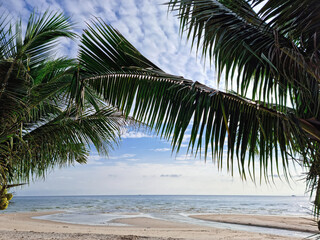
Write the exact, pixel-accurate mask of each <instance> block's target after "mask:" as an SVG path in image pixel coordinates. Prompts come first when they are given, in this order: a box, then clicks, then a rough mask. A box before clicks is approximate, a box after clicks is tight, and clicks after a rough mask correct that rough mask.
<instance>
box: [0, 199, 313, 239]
mask: <svg viewBox="0 0 320 240" xmlns="http://www.w3.org/2000/svg"><path fill="white" fill-rule="evenodd" d="M29 211H36V212H40V211H64V212H63V213H58V214H53V215H47V216H42V217H39V218H41V219H46V220H52V221H58V222H66V223H75V224H91V225H115V224H113V223H112V222H111V221H112V220H113V219H116V218H130V217H150V218H156V219H162V220H170V221H176V222H185V223H192V224H198V225H205V226H213V227H220V228H228V229H237V230H246V231H254V232H263V233H275V234H280V235H286V236H303V237H306V236H308V234H305V233H299V232H292V231H285V230H279V229H267V228H260V227H249V226H241V225H235V224H223V223H214V222H208V221H201V220H197V219H193V218H190V217H189V216H190V215H194V214H254V215H282V216H290V215H292V216H302V217H303V216H310V215H311V214H312V206H311V204H310V200H309V198H308V197H302V196H203V195H201V196H195V195H188V196H185V195H183V196H182V195H151V196H147V195H127V196H125V195H122V196H50V197H44V196H41V197H40V196H39V197H29V196H28V197H27V196H25V197H24V196H15V197H14V198H13V200H12V203H11V204H10V206H9V208H8V209H7V210H6V212H8V213H9V212H29ZM309 235H310V234H309Z"/></svg>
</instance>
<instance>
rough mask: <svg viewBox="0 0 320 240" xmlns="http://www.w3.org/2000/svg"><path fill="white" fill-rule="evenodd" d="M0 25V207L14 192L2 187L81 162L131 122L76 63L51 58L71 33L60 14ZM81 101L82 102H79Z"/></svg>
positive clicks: (113, 142) (112, 141)
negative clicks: (102, 96) (81, 74)
mask: <svg viewBox="0 0 320 240" xmlns="http://www.w3.org/2000/svg"><path fill="white" fill-rule="evenodd" d="M0 22H1V24H0V72H1V74H0V196H1V197H0V209H1V210H3V209H5V208H6V207H7V206H8V203H9V202H8V201H9V200H11V198H12V195H11V194H8V193H7V188H10V187H13V186H17V185H19V184H21V183H24V182H28V181H29V180H31V179H35V178H39V177H45V175H46V173H47V172H48V171H50V170H51V169H53V168H54V167H63V166H67V165H70V164H73V163H75V162H78V163H85V162H86V159H87V157H88V153H89V151H90V147H91V146H94V147H95V148H96V149H97V150H98V152H99V153H101V154H107V153H108V151H109V149H110V147H111V148H112V147H113V146H114V145H116V144H117V143H118V141H119V136H120V135H119V134H120V130H121V128H122V127H123V126H125V125H126V124H127V122H128V120H125V119H124V118H123V115H121V114H120V113H119V112H117V111H116V109H114V108H112V107H110V106H109V105H106V104H105V103H103V102H102V100H101V99H100V98H99V96H98V95H96V94H95V93H94V91H93V89H91V88H90V86H89V85H86V86H84V85H83V84H82V83H81V82H80V81H77V80H78V78H77V75H78V74H79V72H81V66H80V65H79V63H78V62H77V61H76V60H74V59H66V58H55V55H54V52H53V50H54V49H55V45H56V44H57V43H58V40H59V39H61V38H74V37H76V35H75V34H74V33H73V32H72V23H71V22H70V19H69V18H67V17H65V16H64V15H63V14H62V13H56V12H45V13H44V14H40V15H38V14H35V13H32V14H31V15H30V18H29V21H28V23H27V27H26V31H25V33H24V34H23V33H22V30H21V21H19V22H18V23H16V24H15V25H12V24H11V25H10V23H9V22H8V21H7V18H6V17H4V16H3V17H2V18H1V21H0ZM79 99H81V101H78V100H79Z"/></svg>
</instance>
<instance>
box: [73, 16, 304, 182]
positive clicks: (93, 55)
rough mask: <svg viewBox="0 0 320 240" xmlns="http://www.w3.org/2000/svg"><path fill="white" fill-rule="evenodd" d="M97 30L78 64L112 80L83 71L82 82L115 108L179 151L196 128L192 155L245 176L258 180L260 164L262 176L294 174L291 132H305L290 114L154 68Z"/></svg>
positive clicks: (111, 33) (108, 32) (107, 30)
mask: <svg viewBox="0 0 320 240" xmlns="http://www.w3.org/2000/svg"><path fill="white" fill-rule="evenodd" d="M97 24H99V27H98V28H97V30H96V29H95V28H90V31H87V32H85V33H84V35H83V38H82V39H83V40H82V43H81V44H82V45H81V52H80V55H79V56H80V60H79V61H80V62H81V63H84V64H85V68H84V69H88V70H89V72H90V70H91V69H96V68H99V66H103V68H104V71H105V72H106V73H105V74H103V75H101V74H100V75H99V74H96V76H94V77H87V78H85V76H86V75H87V73H86V72H84V73H83V76H84V77H83V78H82V80H83V81H84V82H86V83H87V84H89V85H90V86H91V87H92V88H93V89H94V90H95V91H97V92H98V93H100V94H101V95H102V96H103V97H104V99H105V100H106V101H107V102H108V103H109V104H111V105H113V106H116V107H118V108H120V109H122V110H123V111H124V112H125V113H126V114H127V115H128V114H129V113H132V114H133V117H134V118H135V119H138V120H141V121H143V122H146V123H147V124H148V125H149V126H151V128H154V129H155V130H156V132H157V133H158V134H160V135H161V136H162V137H165V138H172V145H173V148H174V149H176V150H177V151H179V149H180V146H181V143H182V141H183V138H184V134H185V132H186V130H187V128H188V126H189V124H190V123H191V122H192V125H191V126H192V130H191V138H190V140H189V150H190V151H194V152H195V153H197V152H200V151H201V148H204V154H205V155H206V156H207V155H208V154H210V155H212V157H213V158H214V159H216V160H217V161H218V163H219V167H222V165H223V164H226V165H227V168H228V169H229V170H231V171H233V166H234V165H235V164H236V163H235V162H237V163H238V166H239V172H240V174H241V175H242V176H243V177H244V178H245V177H246V175H247V170H249V172H250V173H252V175H251V177H252V178H253V179H254V176H255V171H256V165H259V167H260V169H261V171H260V174H261V176H260V177H261V178H263V176H264V177H266V178H268V176H269V175H273V174H272V173H273V171H278V170H279V166H280V165H281V166H283V167H284V168H283V169H284V172H285V174H287V171H288V161H289V158H290V155H291V156H293V155H294V154H293V150H294V149H296V143H297V140H296V139H295V137H294V136H293V135H292V132H295V131H300V130H299V129H298V128H297V127H296V125H295V124H293V121H294V120H292V119H291V117H289V115H286V114H284V113H281V112H279V111H277V110H276V109H277V107H275V110H274V109H271V108H268V107H267V106H266V104H264V103H260V102H254V101H249V100H247V99H245V98H242V97H239V96H236V95H234V94H230V93H224V92H221V91H218V90H214V89H211V88H208V87H206V86H204V85H202V84H200V83H197V82H192V81H190V80H187V79H184V78H181V77H177V76H173V75H169V74H166V73H165V72H163V71H161V70H160V69H159V68H158V67H155V68H153V66H154V64H147V65H146V64H145V63H146V62H149V61H145V58H144V57H143V56H142V55H141V54H140V53H139V52H138V51H137V50H135V51H134V52H133V51H132V52H131V53H130V54H127V55H126V54H125V51H126V49H134V48H133V46H132V45H131V44H130V43H129V42H128V41H127V40H125V38H124V37H123V36H122V35H121V34H120V33H119V32H117V31H116V30H114V29H112V28H111V27H110V26H108V25H106V24H104V23H101V22H95V24H94V26H96V25H97ZM103 30H104V31H103ZM100 32H103V33H104V34H100V38H99V39H98V38H96V37H94V36H96V35H98V34H99V33H100ZM107 39H118V42H115V41H107ZM104 41H105V42H107V43H108V46H107V47H105V49H102V48H100V47H99V46H100V43H101V42H104ZM106 48H108V49H111V50H110V51H107V50H106ZM111 51H112V54H111ZM133 54H135V55H133ZM115 64H117V65H116V66H115ZM286 111H287V112H290V109H287V110H286ZM300 140H301V139H300ZM225 148H227V153H224V150H225ZM257 152H259V154H258V155H257V154H256V153H257ZM225 157H226V163H224V158H225ZM273 159H275V160H273ZM257 161H258V162H259V163H257Z"/></svg>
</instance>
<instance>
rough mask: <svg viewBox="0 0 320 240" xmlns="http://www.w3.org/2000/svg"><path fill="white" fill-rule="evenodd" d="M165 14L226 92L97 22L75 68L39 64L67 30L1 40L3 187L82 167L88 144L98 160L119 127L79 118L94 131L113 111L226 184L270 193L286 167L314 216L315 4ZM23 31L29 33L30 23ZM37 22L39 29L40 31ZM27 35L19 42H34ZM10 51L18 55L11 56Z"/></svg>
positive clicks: (236, 4) (179, 3)
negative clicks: (259, 183)
mask: <svg viewBox="0 0 320 240" xmlns="http://www.w3.org/2000/svg"><path fill="white" fill-rule="evenodd" d="M168 6H169V10H170V11H173V12H175V13H177V14H178V17H179V19H180V23H181V24H180V28H181V33H182V34H186V35H187V37H188V38H189V39H190V41H191V42H192V44H193V47H195V48H196V49H197V50H198V52H200V53H201V54H202V55H203V57H204V58H209V60H211V61H212V62H214V64H215V65H216V69H217V71H218V74H219V77H220V78H221V79H222V78H223V76H224V80H225V81H226V82H227V83H229V85H230V88H228V89H229V91H228V89H227V91H225V92H223V91H220V90H216V89H212V88H209V87H207V86H204V85H203V84H200V83H198V82H193V81H191V80H187V79H184V78H182V77H179V76H174V75H170V74H168V73H165V72H164V71H162V70H161V69H160V68H159V67H158V66H156V65H155V64H153V63H152V62H151V61H149V60H148V59H146V58H145V57H144V56H143V55H142V54H141V53H139V51H138V50H137V49H135V48H134V47H133V46H132V45H131V44H130V43H129V42H128V41H127V40H126V39H125V38H124V37H123V36H122V35H121V34H120V33H119V32H118V31H117V30H115V29H113V28H112V27H111V26H109V25H107V24H105V23H104V22H103V21H102V20H100V19H95V20H93V21H92V22H91V23H90V24H89V25H88V28H87V29H86V30H85V31H84V33H83V35H82V36H81V43H80V50H79V55H78V59H76V60H69V59H58V60H54V61H53V60H52V61H51V60H50V61H49V62H48V61H47V59H48V58H47V57H44V55H43V54H45V53H47V51H48V50H49V49H50V48H51V43H53V41H54V40H55V39H56V37H58V36H60V35H59V34H61V35H63V36H66V37H73V36H74V35H73V34H72V32H70V31H69V30H70V29H69V27H70V25H65V23H66V21H63V24H57V25H58V26H63V29H59V31H57V33H55V34H49V33H48V35H49V36H47V37H40V38H39V39H40V40H42V41H44V42H46V43H45V44H44V45H43V44H42V45H41V41H40V40H39V41H40V42H38V43H37V44H34V45H32V44H31V43H30V44H27V42H28V39H32V38H25V39H27V41H26V40H25V41H26V42H25V41H24V42H22V44H21V41H20V42H19V41H18V40H19V39H21V37H19V34H18V35H10V34H9V33H7V32H5V30H2V35H1V36H6V37H2V38H1V39H2V42H3V43H5V44H2V45H1V46H4V47H1V49H5V50H1V51H2V52H4V53H5V54H4V53H2V55H1V57H2V59H3V60H2V62H1V63H2V64H1V65H2V66H3V67H2V68H1V71H3V72H4V73H5V74H2V75H1V76H8V77H2V78H1V82H2V84H1V86H2V88H5V89H12V90H10V91H8V92H7V94H5V91H4V90H5V89H4V90H1V91H0V94H1V95H0V101H2V102H1V104H0V106H1V108H3V110H1V114H0V116H4V117H1V118H0V119H1V121H2V122H1V126H6V127H3V128H2V130H1V131H2V132H3V133H2V132H1V135H0V136H1V138H0V139H1V152H0V153H1V154H2V155H1V159H0V160H1V161H2V165H3V168H2V169H8V170H9V171H8V172H10V173H14V174H18V175H17V176H18V178H15V177H14V176H16V175H10V174H9V175H8V174H7V175H5V174H4V176H6V178H5V180H7V179H9V180H11V179H19V180H23V179H27V178H28V177H29V176H32V175H36V176H38V175H42V174H43V173H45V171H46V170H47V169H48V168H50V167H52V166H61V165H65V164H66V163H70V162H73V161H75V160H76V161H80V162H81V161H83V160H84V159H85V156H86V153H87V151H86V148H85V146H87V145H88V142H90V141H93V142H96V143H97V144H96V145H97V148H99V147H100V149H101V148H102V149H105V148H104V147H105V145H103V143H104V142H102V139H103V138H101V137H100V136H107V139H111V141H110V142H107V143H112V142H113V140H115V139H116V136H117V135H114V134H113V135H107V133H108V132H110V131H107V130H109V126H110V128H111V129H112V130H115V129H118V127H119V121H118V119H117V121H116V123H114V122H112V124H108V125H104V123H105V122H104V121H103V122H101V121H99V120H101V118H98V117H97V118H95V119H97V122H95V123H93V122H92V121H91V118H90V116H96V115H99V116H101V115H100V114H102V115H103V114H104V115H103V119H104V120H105V118H106V116H109V115H107V113H110V112H108V111H106V110H104V107H105V106H113V107H115V108H117V109H120V110H121V111H122V113H124V114H125V115H126V116H129V115H130V116H133V117H134V118H135V119H137V120H139V121H142V122H145V123H147V124H148V125H149V126H150V127H151V128H153V129H154V130H155V132H156V133H157V134H159V135H160V136H162V137H164V138H167V139H171V141H172V146H173V150H176V151H179V149H180V146H181V143H182V140H183V138H184V136H185V133H186V130H187V129H188V127H189V126H191V137H190V141H189V150H190V151H191V152H193V153H194V154H199V153H200V152H202V153H204V155H205V156H206V157H208V156H211V157H212V159H213V160H214V161H217V163H218V167H219V168H222V167H226V168H227V169H228V170H229V171H231V173H233V171H234V168H235V166H236V167H237V168H238V170H239V173H240V175H241V176H242V177H243V178H244V179H246V178H248V177H249V178H251V179H252V180H257V178H258V180H263V179H265V180H266V181H269V180H270V176H271V180H272V176H273V175H275V174H277V175H284V177H285V178H288V177H290V172H289V162H292V161H297V162H298V163H299V164H302V165H303V166H304V167H305V168H306V169H307V176H306V180H307V186H308V189H309V190H310V191H311V193H314V194H315V213H319V206H320V183H319V176H320V168H319V165H320V146H319V143H320V121H319V119H320V116H319V114H320V113H319V104H320V102H319V73H320V72H319V58H318V55H319V54H320V52H319V44H320V42H319V38H318V37H317V36H319V29H320V28H319V21H318V16H319V15H318V14H317V13H318V12H319V10H320V9H319V8H320V4H319V3H318V2H317V1H315V0H314V1H310V0H308V1H301V0H300V1H296V0H283V1H275V0H267V1H262V0H171V1H170V2H169V3H168ZM59 16H60V15H59ZM60 17H62V16H60ZM56 18H57V15H55V17H54V19H56ZM48 19H50V17H49V18H48ZM32 21H33V22H32ZM32 21H31V22H32V23H33V24H31V25H35V23H37V21H38V20H32ZM44 22H45V21H44V20H43V21H40V20H39V24H40V25H41V26H42V24H44ZM49 25H50V24H49ZM28 26H29V25H28ZM50 26H51V25H50ZM56 27H57V26H56ZM3 29H5V28H3ZM17 29H19V28H17ZM32 29H34V28H32ZM32 29H31V30H29V32H33V31H38V28H35V29H37V30H32ZM27 33H28V31H27ZM50 33H51V32H50ZM31 35H32V34H31ZM8 36H10V37H8ZM26 36H28V35H27V34H26ZM32 36H43V35H42V34H39V35H37V34H35V35H32ZM53 36H55V38H53ZM50 37H51V38H50ZM14 41H15V42H14ZM7 42H8V43H7ZM31 42H33V40H32V41H31ZM13 43H15V44H13ZM12 46H14V47H12ZM21 46H24V47H21ZM30 46H32V47H33V48H34V49H32V48H31V47H30ZM29 47H30V48H31V49H29ZM15 49H21V50H20V51H21V53H19V54H11V53H12V51H13V50H15ZM39 51H40V52H39ZM15 52H18V51H16V50H15V51H14V53H15ZM31 60H32V61H31ZM33 61H34V62H35V63H33ZM55 64H58V65H55ZM50 66H51V68H50ZM13 73H14V74H13ZM10 76H11V78H10ZM13 76H15V77H13ZM17 76H18V77H17ZM8 79H10V81H8ZM9 82H10V84H12V86H13V87H11V88H10V86H11V85H10V84H9ZM230 83H231V84H230ZM17 86H18V87H17ZM52 86H55V87H52ZM52 89H55V90H56V91H52ZM5 97H6V98H5ZM2 99H3V100H2ZM97 99H103V101H104V103H102V102H101V101H99V100H97ZM4 102H5V103H7V102H8V103H10V105H4V104H3V103H4ZM4 106H7V107H6V108H5V107H4ZM101 106H103V107H101ZM10 109H13V110H10ZM88 110H90V111H89V113H87V111H88ZM91 111H93V113H92V112H91ZM112 111H113V110H112ZM112 111H111V112H112ZM112 114H113V112H112ZM85 120H87V121H85ZM7 121H8V123H7ZM98 122H99V124H98ZM51 123H52V124H51ZM79 124H82V125H81V127H80V125H79ZM91 124H96V125H94V128H91V126H92V125H91ZM46 126H48V127H46ZM92 129H94V131H93V132H92V131H91V130H92ZM96 130H97V131H96ZM59 131H61V132H59ZM111 132H114V131H111ZM96 133H97V134H96ZM101 134H102V135H101ZM103 134H105V135H103ZM45 136H47V138H45ZM49 136H50V137H52V141H51V140H47V139H51V138H49ZM62 136H63V137H62ZM67 136H70V137H67ZM55 140H58V141H55ZM45 141H48V142H49V144H45ZM11 168H12V169H11Z"/></svg>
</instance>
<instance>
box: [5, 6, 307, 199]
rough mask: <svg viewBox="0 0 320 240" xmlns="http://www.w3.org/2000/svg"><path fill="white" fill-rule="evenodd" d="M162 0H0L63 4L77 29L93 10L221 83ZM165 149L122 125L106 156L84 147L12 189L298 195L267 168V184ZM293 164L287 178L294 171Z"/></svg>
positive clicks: (174, 68)
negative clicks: (83, 157) (82, 153)
mask: <svg viewBox="0 0 320 240" xmlns="http://www.w3.org/2000/svg"><path fill="white" fill-rule="evenodd" d="M164 2H166V0H11V1H2V5H1V6H0V11H1V13H3V12H5V13H8V14H10V16H11V17H12V18H13V19H17V18H18V17H21V18H22V22H23V23H26V21H27V19H28V16H29V14H30V12H31V11H33V10H38V11H44V10H46V9H50V10H59V11H63V12H64V13H65V14H66V15H68V16H70V17H71V18H72V21H73V22H74V23H75V26H76V28H75V30H76V31H77V33H79V34H81V31H82V29H84V28H86V21H87V22H89V21H90V19H92V18H93V17H100V18H102V19H103V20H104V21H105V22H107V23H109V24H111V25H112V26H113V27H115V28H117V29H118V30H119V31H120V32H121V33H122V34H123V35H124V36H125V37H126V38H127V39H128V40H129V41H130V42H131V43H132V44H133V45H134V46H135V47H136V48H137V49H138V50H139V51H140V52H141V53H142V54H143V55H145V56H146V57H147V58H149V59H150V60H151V61H152V62H154V63H155V64H156V65H158V66H159V67H160V68H162V69H163V70H164V71H166V72H168V73H171V74H175V75H181V76H184V77H185V78H189V79H192V80H194V81H199V82H202V83H205V84H207V85H209V86H211V87H215V88H220V89H224V84H223V83H220V84H218V83H217V80H216V74H215V71H214V69H213V68H212V67H210V63H209V62H204V61H203V60H202V59H201V56H197V55H196V52H195V51H191V50H190V44H189V43H187V41H186V39H185V38H181V37H180V35H179V22H178V20H177V18H176V17H175V16H174V14H173V13H167V7H166V6H164V5H163V3H164ZM57 55H67V56H71V57H75V56H76V55H77V43H76V42H72V41H66V40H64V41H62V42H61V44H60V45H59V49H58V50H57ZM185 149H186V148H185V147H183V148H182V150H181V153H180V154H179V155H176V154H172V153H171V146H170V143H168V142H166V141H164V140H161V139H159V138H158V137H156V136H154V135H153V134H152V133H146V132H144V131H142V130H137V131H133V130H130V129H129V130H128V131H127V132H126V133H124V135H123V136H122V142H121V144H120V146H119V147H117V148H116V149H115V150H113V151H111V153H110V156H109V157H108V158H107V157H105V156H99V155H98V154H97V153H96V152H95V151H94V150H92V152H91V154H90V157H89V161H88V164H86V165H79V164H76V165H75V166H72V167H69V168H65V169H55V170H53V171H52V172H51V173H50V174H48V176H47V178H46V179H45V180H44V181H43V180H37V181H35V182H33V183H31V184H30V185H29V186H27V187H24V188H23V189H18V190H17V191H16V193H17V194H18V195H82V194H105V195H108V194H256V195H258V194H259V195H269V194H272V195H292V194H295V195H303V194H304V190H305V189H304V182H303V181H295V182H294V181H292V182H291V184H290V186H289V184H288V183H286V182H285V181H280V180H279V177H278V176H277V175H276V176H275V178H274V179H275V184H269V185H268V184H264V183H262V184H261V185H260V184H256V185H255V184H253V183H252V182H250V181H249V182H243V181H241V180H240V178H239V176H238V175H237V174H236V172H235V174H234V177H231V176H230V174H229V173H227V172H226V171H221V172H219V171H218V170H217V166H216V165H215V164H214V162H213V161H211V160H208V161H207V162H205V161H204V159H203V158H202V159H200V158H199V157H197V158H194V157H191V156H187V155H186V154H185ZM300 172H301V170H300V169H298V168H297V171H293V172H292V173H293V179H296V180H298V179H301V178H302V176H301V173H300Z"/></svg>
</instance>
